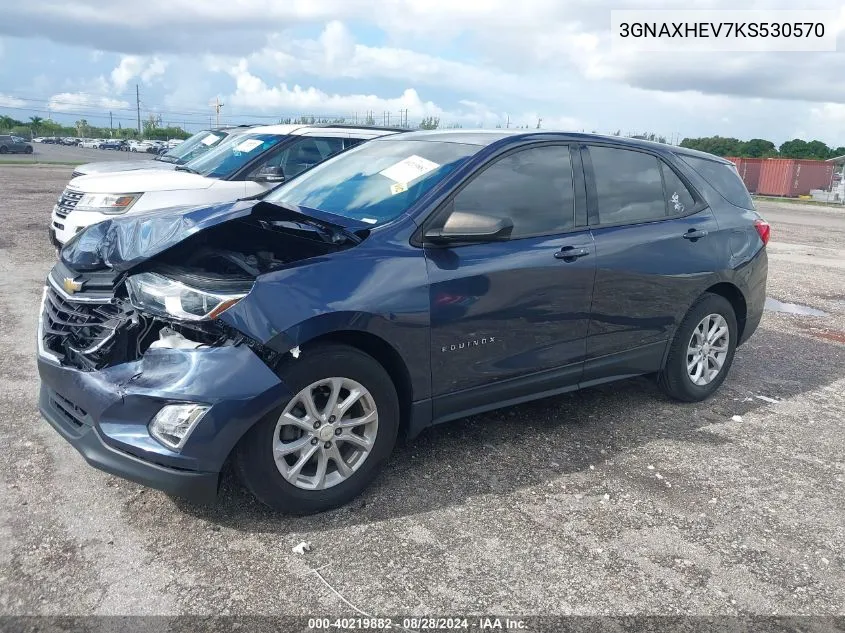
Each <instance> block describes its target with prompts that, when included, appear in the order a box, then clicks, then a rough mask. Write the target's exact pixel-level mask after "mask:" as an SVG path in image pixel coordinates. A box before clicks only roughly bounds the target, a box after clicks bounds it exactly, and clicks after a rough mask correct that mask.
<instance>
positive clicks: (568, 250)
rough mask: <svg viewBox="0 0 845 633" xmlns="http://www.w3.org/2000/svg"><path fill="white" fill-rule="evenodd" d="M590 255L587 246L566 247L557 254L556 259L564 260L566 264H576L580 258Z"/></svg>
mask: <svg viewBox="0 0 845 633" xmlns="http://www.w3.org/2000/svg"><path fill="white" fill-rule="evenodd" d="M589 254H590V249H589V248H587V247H586V246H564V247H563V248H561V249H560V250H559V251H557V252H556V253H555V258H556V259H562V260H563V261H565V262H574V261H575V260H576V259H578V258H579V257H585V256H587V255H589Z"/></svg>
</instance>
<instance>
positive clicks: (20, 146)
mask: <svg viewBox="0 0 845 633" xmlns="http://www.w3.org/2000/svg"><path fill="white" fill-rule="evenodd" d="M0 154H32V145H30V144H29V143H28V142H27V141H26V140H24V139H22V138H21V137H20V136H12V135H11V134H0Z"/></svg>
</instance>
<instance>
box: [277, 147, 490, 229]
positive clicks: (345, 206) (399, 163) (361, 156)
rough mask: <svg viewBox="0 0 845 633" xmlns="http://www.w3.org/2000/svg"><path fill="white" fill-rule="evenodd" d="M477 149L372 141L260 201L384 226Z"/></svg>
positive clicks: (328, 162) (318, 167) (311, 171)
mask: <svg viewBox="0 0 845 633" xmlns="http://www.w3.org/2000/svg"><path fill="white" fill-rule="evenodd" d="M480 149H481V148H480V147H479V146H477V145H464V144H461V143H448V142H443V141H401V140H389V139H385V140H375V141H370V142H369V143H364V144H362V145H360V146H359V147H356V148H355V149H352V150H350V151H348V152H344V153H343V154H340V155H338V156H337V157H335V158H332V159H331V160H328V161H326V162H325V163H322V164H321V165H318V166H317V167H314V168H313V169H311V170H309V171H307V172H305V173H304V174H302V175H301V176H298V177H297V178H296V179H295V180H292V181H291V182H290V183H288V184H285V185H282V186H281V187H279V188H278V189H276V190H275V191H273V192H272V193H270V194H269V195H268V196H267V197H266V198H264V200H265V201H267V202H271V203H274V204H278V205H281V206H290V205H295V206H302V207H310V208H312V209H317V210H319V211H325V212H327V213H334V214H335V215H342V216H344V217H347V218H353V219H356V220H361V221H363V222H367V223H369V224H382V223H384V222H388V221H390V220H392V219H393V218H395V217H397V216H399V215H401V214H402V213H404V212H405V211H407V210H408V209H409V208H410V207H411V205H412V204H414V202H416V201H417V200H418V199H419V198H420V197H421V196H422V195H423V194H424V193H425V192H426V191H428V190H429V189H431V188H432V187H433V186H434V185H436V184H437V183H438V182H440V181H441V180H442V179H443V178H444V177H445V176H446V175H447V174H449V173H450V172H451V171H453V170H454V169H455V168H456V167H457V166H458V165H460V164H461V163H462V162H463V161H465V160H466V159H467V158H468V157H469V156H472V155H473V154H475V153H476V152H477V151H478V150H480Z"/></svg>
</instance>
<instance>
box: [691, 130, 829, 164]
mask: <svg viewBox="0 0 845 633" xmlns="http://www.w3.org/2000/svg"><path fill="white" fill-rule="evenodd" d="M681 147H686V148H689V149H697V150H701V151H702V152H708V153H710V154H715V155H716V156H740V157H743V158H802V159H812V160H827V159H828V158H835V157H836V156H843V155H845V147H842V146H840V147H835V148H834V147H829V146H828V145H827V144H825V143H823V142H822V141H804V140H802V139H800V138H795V139H792V140H791V141H786V142H784V143H781V144H780V147H778V146H776V145H775V144H774V143H772V142H771V141H768V140H766V139H762V138H752V139H750V140H748V141H740V140H739V139H736V138H730V137H723V136H705V137H703V138H685V139H684V140H683V141H681Z"/></svg>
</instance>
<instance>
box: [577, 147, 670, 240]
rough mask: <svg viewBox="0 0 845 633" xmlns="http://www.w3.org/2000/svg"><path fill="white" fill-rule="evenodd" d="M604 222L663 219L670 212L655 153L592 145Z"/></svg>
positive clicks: (602, 222) (595, 177) (616, 222)
mask: <svg viewBox="0 0 845 633" xmlns="http://www.w3.org/2000/svg"><path fill="white" fill-rule="evenodd" d="M589 151H590V160H591V162H592V164H593V175H594V180H595V187H596V196H597V197H598V208H599V223H600V224H627V223H636V222H648V221H651V220H662V219H665V218H666V216H667V204H666V200H665V198H664V192H663V176H662V174H661V163H660V161H659V160H658V159H657V158H656V157H655V156H652V155H651V154H645V153H643V152H636V151H633V150H626V149H619V148H615V147H590V148H589Z"/></svg>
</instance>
